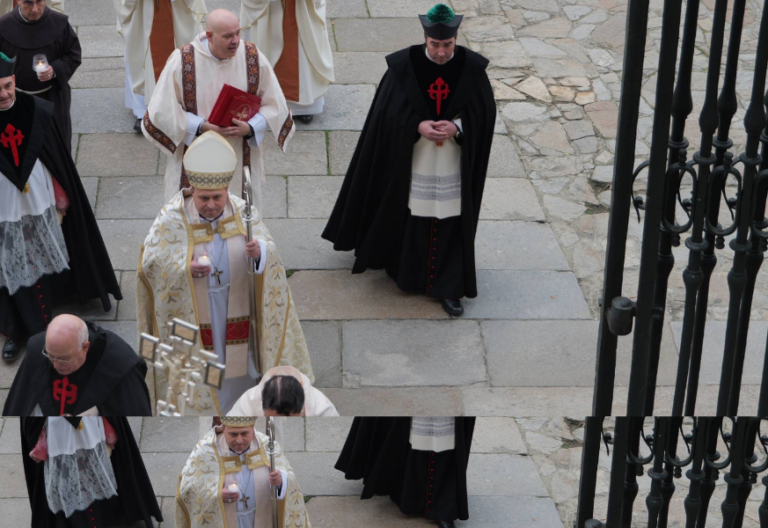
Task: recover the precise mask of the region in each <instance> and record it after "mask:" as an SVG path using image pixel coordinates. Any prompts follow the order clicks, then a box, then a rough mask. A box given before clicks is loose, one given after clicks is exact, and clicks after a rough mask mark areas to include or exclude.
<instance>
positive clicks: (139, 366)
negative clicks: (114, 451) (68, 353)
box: [3, 322, 152, 416]
mask: <svg viewBox="0 0 768 528" xmlns="http://www.w3.org/2000/svg"><path fill="white" fill-rule="evenodd" d="M87 324H88V341H89V342H90V343H91V345H90V348H89V349H88V352H87V354H86V361H85V364H84V365H83V366H82V367H80V368H79V369H78V370H76V371H75V372H73V373H72V374H69V375H67V376H62V375H60V374H59V373H58V372H57V371H56V369H54V368H53V365H52V364H51V362H50V361H49V360H48V358H46V357H45V356H43V354H42V350H43V347H44V346H45V332H42V333H40V334H37V335H35V336H32V337H31V338H30V339H29V342H28V344H27V353H26V355H25V356H24V359H23V360H22V362H21V365H20V366H19V371H18V372H17V373H16V377H15V378H14V379H13V384H12V385H11V390H10V391H9V392H8V398H7V400H6V401H5V406H4V407H3V415H4V416H30V415H32V411H33V410H34V408H35V406H36V405H40V410H41V411H42V413H43V415H44V416H61V415H62V414H68V415H72V416H77V415H78V414H81V413H83V412H85V411H87V410H89V409H91V408H92V407H96V408H97V409H98V411H99V415H100V416H152V404H151V401H150V397H149V389H148V388H147V384H146V382H145V381H144V378H145V376H146V374H147V364H146V362H145V361H144V360H143V359H142V358H140V357H139V356H138V355H136V352H134V351H133V349H132V348H131V347H130V345H128V343H126V342H125V341H123V339H122V338H120V336H118V335H117V334H115V333H114V332H111V331H109V330H105V329H103V328H101V327H99V326H97V325H95V324H94V323H91V322H89V323H87Z"/></svg>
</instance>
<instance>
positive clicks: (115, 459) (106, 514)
mask: <svg viewBox="0 0 768 528" xmlns="http://www.w3.org/2000/svg"><path fill="white" fill-rule="evenodd" d="M20 420H21V456H22V458H23V461H24V477H25V478H26V481H27V491H28V492H29V503H30V506H31V507H32V528H54V527H55V526H56V516H55V515H54V514H53V513H51V510H49V509H48V500H47V499H46V496H45V475H44V464H43V463H38V462H35V461H34V460H32V458H30V456H29V452H30V451H32V449H34V447H35V444H37V440H38V438H39V437H40V432H41V431H42V430H43V427H44V426H45V420H46V419H45V418H30V417H28V418H21V419H20ZM108 420H109V423H110V425H112V427H113V428H114V430H115V433H116V434H117V438H118V440H117V443H116V444H115V449H114V451H112V456H111V461H112V468H113V469H114V471H115V480H116V481H117V496H115V497H112V498H109V499H106V500H103V501H100V502H101V514H102V518H103V521H104V522H105V523H109V522H114V521H119V520H120V519H124V520H125V525H126V526H131V523H135V522H139V521H143V522H144V523H145V525H146V528H153V526H154V525H153V523H152V519H151V517H154V518H155V519H156V520H157V521H158V522H162V520H163V516H162V514H161V513H160V507H159V506H158V504H157V499H156V497H155V492H154V490H153V489H152V482H151V481H150V479H149V475H147V470H146V468H145V467H144V461H143V460H142V458H141V453H140V452H139V447H138V445H136V439H135V438H134V436H133V433H132V432H131V428H130V426H129V425H128V419H127V418H125V417H122V418H121V417H111V418H108ZM59 517H61V516H59Z"/></svg>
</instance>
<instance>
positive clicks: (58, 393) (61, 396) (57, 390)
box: [53, 376, 77, 416]
mask: <svg viewBox="0 0 768 528" xmlns="http://www.w3.org/2000/svg"><path fill="white" fill-rule="evenodd" d="M53 399H54V400H56V401H59V400H61V411H60V412H59V416H63V415H64V406H65V404H68V405H72V404H73V403H75V400H76V399H77V385H73V384H71V383H70V382H69V378H67V377H66V376H65V377H64V378H63V379H60V380H56V381H54V382H53Z"/></svg>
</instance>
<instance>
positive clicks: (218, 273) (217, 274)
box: [211, 269, 223, 286]
mask: <svg viewBox="0 0 768 528" xmlns="http://www.w3.org/2000/svg"><path fill="white" fill-rule="evenodd" d="M222 273H223V272H222V271H221V270H219V269H217V270H216V271H215V272H213V273H211V275H213V276H214V277H216V282H218V283H219V286H221V277H220V275H221V274H222Z"/></svg>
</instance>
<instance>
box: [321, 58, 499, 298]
mask: <svg viewBox="0 0 768 528" xmlns="http://www.w3.org/2000/svg"><path fill="white" fill-rule="evenodd" d="M417 47H419V48H420V47H421V46H417ZM410 53H411V48H406V49H403V50H400V51H397V52H395V53H393V54H391V55H388V56H387V58H386V60H387V64H388V66H389V69H388V70H387V72H386V73H385V74H384V77H383V78H382V79H381V83H380V84H379V87H378V89H377V90H376V95H375V96H374V99H373V103H372V104H371V109H370V111H369V112H368V117H367V118H366V120H365V125H364V127H363V130H362V133H361V134H360V139H359V141H358V143H357V147H356V149H355V153H354V155H353V156H352V161H351V162H350V164H349V169H348V170H347V174H346V177H345V178H344V183H343V184H342V187H341V191H340V193H339V197H338V199H337V201H336V205H335V207H334V208H333V213H332V214H331V217H330V219H329V221H328V225H327V226H326V228H325V231H323V234H322V236H323V238H325V239H326V240H329V241H331V242H333V247H334V249H336V250H337V251H350V250H355V257H356V259H355V264H354V266H353V268H352V273H362V272H364V271H365V270H366V269H367V268H372V269H381V268H387V269H393V268H396V267H397V266H398V263H399V262H401V258H400V253H401V251H402V242H403V239H404V230H405V226H406V221H407V218H408V216H409V214H410V210H409V209H408V196H409V192H410V184H411V163H412V157H413V146H414V139H415V138H417V137H418V126H419V123H420V122H421V121H424V120H431V119H433V117H432V112H431V111H430V109H429V108H428V107H427V104H426V101H425V100H424V96H423V95H422V93H421V90H420V89H419V84H418V81H417V78H416V73H415V72H414V68H413V65H412V62H411V58H410ZM463 53H465V55H466V56H465V62H464V69H463V72H462V74H461V77H460V79H459V84H458V86H457V87H456V90H455V92H454V93H453V96H452V98H451V100H450V102H449V105H448V107H447V108H446V109H445V112H444V113H443V112H441V115H444V116H451V117H450V118H452V117H453V116H456V115H458V116H459V117H461V123H462V128H463V132H464V138H463V141H462V145H461V146H462V154H461V211H462V213H461V217H460V221H461V231H462V238H463V255H462V258H463V263H464V265H463V273H464V281H463V282H464V294H465V295H466V296H467V297H476V296H477V279H476V276H475V251H474V240H475V232H476V231H477V222H478V219H479V216H480V201H481V199H482V196H483V188H484V185H485V176H486V172H487V168H488V158H489V156H490V152H491V142H492V141H493V130H494V126H495V121H496V103H495V101H494V99H493V90H492V89H491V84H490V81H489V80H488V76H487V75H486V73H485V68H486V66H487V65H488V60H487V59H486V58H485V57H483V56H482V55H479V54H477V53H475V52H473V51H471V50H469V49H466V48H464V49H463ZM450 118H449V119H450Z"/></svg>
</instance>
